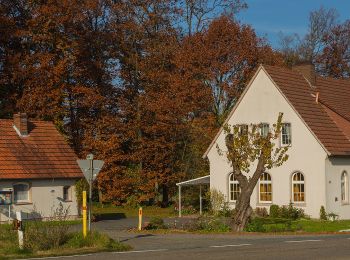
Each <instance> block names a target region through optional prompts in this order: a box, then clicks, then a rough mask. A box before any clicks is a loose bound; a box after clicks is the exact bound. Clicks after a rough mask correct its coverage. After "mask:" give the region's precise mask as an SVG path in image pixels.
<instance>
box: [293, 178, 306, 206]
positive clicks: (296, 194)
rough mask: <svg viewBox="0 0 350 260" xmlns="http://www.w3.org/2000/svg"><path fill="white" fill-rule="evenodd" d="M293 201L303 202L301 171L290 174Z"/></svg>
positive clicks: (303, 188) (303, 183)
mask: <svg viewBox="0 0 350 260" xmlns="http://www.w3.org/2000/svg"><path fill="white" fill-rule="evenodd" d="M292 191H293V198H292V199H293V202H305V180H304V175H303V174H302V173H301V172H296V173H294V174H293V175H292Z"/></svg>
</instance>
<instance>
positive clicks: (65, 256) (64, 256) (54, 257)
mask: <svg viewBox="0 0 350 260" xmlns="http://www.w3.org/2000/svg"><path fill="white" fill-rule="evenodd" d="M97 253H100V252H97ZM91 255H94V254H84V255H62V256H47V257H34V258H26V259H27V260H36V259H41V260H42V259H56V258H72V257H80V256H91Z"/></svg>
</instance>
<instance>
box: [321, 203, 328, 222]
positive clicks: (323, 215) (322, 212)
mask: <svg viewBox="0 0 350 260" xmlns="http://www.w3.org/2000/svg"><path fill="white" fill-rule="evenodd" d="M320 220H327V213H326V210H325V208H324V206H321V208H320Z"/></svg>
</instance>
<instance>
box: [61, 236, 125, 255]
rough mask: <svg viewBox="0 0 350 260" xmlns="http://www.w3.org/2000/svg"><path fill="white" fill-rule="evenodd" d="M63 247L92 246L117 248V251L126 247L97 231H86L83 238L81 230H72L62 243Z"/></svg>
mask: <svg viewBox="0 0 350 260" xmlns="http://www.w3.org/2000/svg"><path fill="white" fill-rule="evenodd" d="M64 247H65V248H82V247H94V248H104V249H117V250H118V251H119V250H120V251H123V250H126V249H128V246H125V245H123V244H121V243H118V242H116V241H114V240H113V239H111V238H110V237H108V236H107V235H105V234H101V233H99V232H91V233H88V235H87V236H86V238H84V236H83V234H82V233H81V232H74V233H71V234H70V235H69V239H68V240H67V243H66V244H65V245H64Z"/></svg>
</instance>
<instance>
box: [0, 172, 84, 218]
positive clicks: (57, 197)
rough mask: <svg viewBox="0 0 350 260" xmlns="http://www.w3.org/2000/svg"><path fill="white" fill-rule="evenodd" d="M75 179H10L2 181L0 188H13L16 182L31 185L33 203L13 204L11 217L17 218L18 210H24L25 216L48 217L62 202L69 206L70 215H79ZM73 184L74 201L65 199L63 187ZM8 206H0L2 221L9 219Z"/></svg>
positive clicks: (30, 194) (72, 195)
mask: <svg viewBox="0 0 350 260" xmlns="http://www.w3.org/2000/svg"><path fill="white" fill-rule="evenodd" d="M75 182H76V180H74V179H52V180H26V181H17V180H8V181H3V180H2V181H0V190H7V189H8V188H12V187H13V185H14V184H16V183H29V184H30V185H31V188H30V191H29V197H30V198H31V203H27V204H23V205H16V204H13V205H11V218H15V214H16V213H15V212H16V211H22V212H23V213H25V214H24V217H25V218H37V217H40V218H46V217H50V216H52V212H53V210H55V209H57V207H58V206H59V203H60V202H62V204H63V206H64V208H67V207H69V213H68V214H69V215H70V216H71V217H75V216H77V215H78V206H77V201H76V195H75V187H74V185H75ZM64 186H72V190H71V192H72V193H71V198H72V201H69V202H68V201H64V200H63V187H64ZM33 212H35V213H33ZM8 213H9V210H8V206H0V222H1V221H7V220H8Z"/></svg>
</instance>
